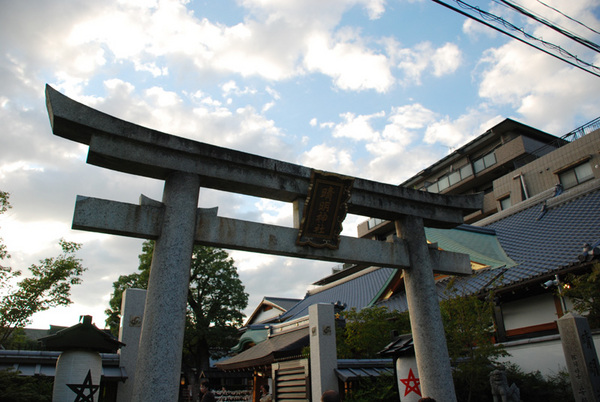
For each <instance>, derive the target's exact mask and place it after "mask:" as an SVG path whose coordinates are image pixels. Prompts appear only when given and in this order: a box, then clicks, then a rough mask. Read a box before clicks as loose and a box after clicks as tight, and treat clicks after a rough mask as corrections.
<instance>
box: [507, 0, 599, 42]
mask: <svg viewBox="0 0 600 402" xmlns="http://www.w3.org/2000/svg"><path fill="white" fill-rule="evenodd" d="M499 1H500V2H501V3H503V4H505V5H507V6H508V7H510V8H512V9H513V10H516V11H518V12H519V13H521V14H523V15H525V16H526V17H529V18H531V19H533V20H535V21H537V22H539V23H541V24H543V25H545V26H547V27H548V28H550V29H552V30H554V31H556V32H558V33H560V34H562V35H564V36H566V37H567V38H569V39H572V40H574V41H575V42H577V43H579V44H581V45H583V46H585V47H587V48H589V49H591V50H593V51H595V52H598V53H600V46H598V45H597V44H596V43H594V42H592V41H590V40H587V39H585V38H582V37H580V36H577V35H575V34H573V33H571V32H569V31H567V30H565V29H563V28H560V27H558V26H556V25H554V24H553V23H551V22H549V21H548V20H546V19H544V18H542V17H539V16H537V15H534V14H533V13H531V12H529V11H527V10H526V9H525V8H523V7H521V6H519V5H517V4H515V3H512V2H510V1H507V0H499Z"/></svg>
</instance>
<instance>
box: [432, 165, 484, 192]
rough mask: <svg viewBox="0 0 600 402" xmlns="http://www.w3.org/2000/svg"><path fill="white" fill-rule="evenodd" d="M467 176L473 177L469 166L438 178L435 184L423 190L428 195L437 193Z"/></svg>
mask: <svg viewBox="0 0 600 402" xmlns="http://www.w3.org/2000/svg"><path fill="white" fill-rule="evenodd" d="M469 176H473V168H472V167H471V165H470V164H468V165H465V166H463V167H461V168H460V169H458V170H455V171H453V172H452V173H450V174H449V175H446V176H442V177H440V178H439V179H437V181H436V182H435V183H433V184H430V185H426V187H425V188H426V189H427V191H428V192H430V193H439V192H441V191H444V190H445V189H447V188H448V187H452V186H453V185H455V184H457V183H460V182H461V181H462V180H465V179H466V178H467V177H469Z"/></svg>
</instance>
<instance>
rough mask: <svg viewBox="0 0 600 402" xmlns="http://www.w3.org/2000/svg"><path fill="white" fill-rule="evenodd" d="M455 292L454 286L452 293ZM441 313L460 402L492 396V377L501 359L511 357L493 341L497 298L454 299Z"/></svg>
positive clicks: (445, 304) (472, 296)
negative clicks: (495, 299) (490, 381)
mask: <svg viewBox="0 0 600 402" xmlns="http://www.w3.org/2000/svg"><path fill="white" fill-rule="evenodd" d="M453 289H454V288H453V284H452V283H451V284H450V286H449V290H453ZM453 293H455V292H453ZM440 310H441V313H442V320H443V322H444V330H445V332H446V341H447V345H448V354H449V355H450V360H451V362H452V365H453V366H454V368H455V370H454V373H453V375H454V383H455V388H456V394H457V398H458V400H461V401H471V400H480V399H478V395H479V396H483V395H485V396H489V395H491V394H490V391H489V377H488V376H489V373H490V371H491V370H492V369H493V365H494V364H495V363H496V362H497V360H498V358H499V357H502V356H508V353H507V352H506V351H505V350H504V349H503V348H502V347H501V346H498V345H495V344H494V340H493V336H494V332H495V328H494V320H493V295H492V294H490V295H488V297H487V298H486V299H483V300H482V299H479V298H478V297H476V296H475V295H468V296H459V297H455V296H454V297H452V298H449V299H447V300H445V301H443V302H442V303H440Z"/></svg>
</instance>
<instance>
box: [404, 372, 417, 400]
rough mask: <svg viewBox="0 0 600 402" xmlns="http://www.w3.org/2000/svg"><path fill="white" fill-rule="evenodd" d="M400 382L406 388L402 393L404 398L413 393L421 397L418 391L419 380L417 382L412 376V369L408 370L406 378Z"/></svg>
mask: <svg viewBox="0 0 600 402" xmlns="http://www.w3.org/2000/svg"><path fill="white" fill-rule="evenodd" d="M400 382H402V384H404V385H405V386H406V389H405V391H404V396H406V395H408V394H410V393H411V392H414V393H415V394H417V395H419V396H421V390H420V389H419V384H421V380H419V379H418V378H417V377H415V375H414V374H413V371H412V369H408V378H404V379H400ZM411 383H415V385H412V386H411V385H410V384H411Z"/></svg>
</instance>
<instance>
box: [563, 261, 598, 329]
mask: <svg viewBox="0 0 600 402" xmlns="http://www.w3.org/2000/svg"><path fill="white" fill-rule="evenodd" d="M567 282H568V283H569V286H568V287H565V288H564V289H563V290H562V291H563V296H564V297H568V298H569V299H570V300H571V302H572V303H573V308H574V309H575V311H577V312H579V313H580V314H582V315H584V316H585V317H587V319H588V321H589V324H590V327H592V328H600V263H598V262H596V263H594V266H593V267H592V270H591V271H590V272H588V273H586V274H582V275H569V276H568V277H567Z"/></svg>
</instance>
